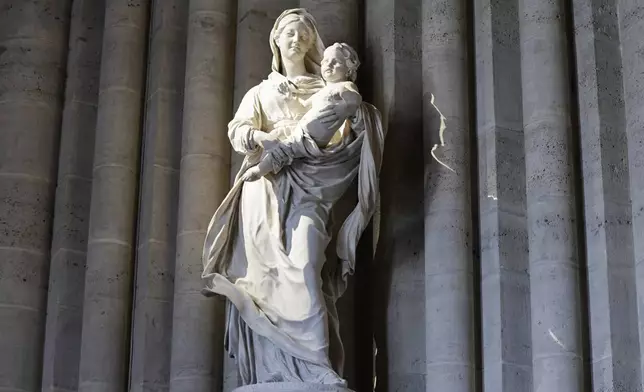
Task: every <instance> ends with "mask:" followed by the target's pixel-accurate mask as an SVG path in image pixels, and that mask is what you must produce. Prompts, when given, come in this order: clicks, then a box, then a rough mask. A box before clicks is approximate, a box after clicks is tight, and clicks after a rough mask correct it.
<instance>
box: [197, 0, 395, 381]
mask: <svg viewBox="0 0 644 392" xmlns="http://www.w3.org/2000/svg"><path fill="white" fill-rule="evenodd" d="M270 46H271V50H272V52H273V62H272V72H271V73H270V74H269V76H268V78H267V79H266V80H264V81H262V82H261V83H260V84H258V85H257V86H255V87H253V88H252V89H250V90H249V91H248V93H247V94H246V95H245V96H244V98H243V100H242V102H241V104H240V106H239V108H238V110H237V112H236V114H235V117H234V119H233V120H232V121H231V122H230V123H229V126H228V135H229V138H230V141H231V144H232V146H233V148H234V150H235V151H237V152H238V153H241V154H244V155H245V158H244V162H243V164H242V167H241V169H240V171H239V173H238V175H237V177H236V179H235V183H234V185H233V186H232V188H231V190H230V192H229V193H228V195H227V196H226V198H225V199H224V201H223V202H222V204H221V206H220V207H219V208H218V209H217V211H216V212H215V214H214V216H213V218H212V220H211V222H210V225H209V227H208V233H207V235H206V240H205V244H204V251H203V263H204V271H203V275H202V276H203V278H204V282H205V289H204V294H205V295H215V294H220V295H224V296H225V297H226V298H227V299H228V301H227V324H226V335H225V347H226V350H227V351H228V353H229V354H230V355H231V356H233V357H234V358H235V359H236V361H237V363H238V365H239V373H240V375H241V379H242V381H243V383H244V385H248V386H247V387H242V388H239V390H240V391H242V390H248V391H251V390H253V391H255V390H257V391H262V390H267V391H268V390H272V391H273V390H274V391H278V390H279V391H300V390H320V391H322V390H325V391H326V390H329V391H346V389H345V387H346V381H345V380H344V379H343V378H342V367H343V360H344V354H343V349H342V342H341V341H340V336H339V321H338V317H337V311H336V301H337V299H338V298H339V297H340V296H341V295H342V294H343V292H344V290H345V288H346V284H347V278H348V275H349V274H351V273H352V272H353V270H354V265H355V252H356V245H357V243H358V240H359V238H360V236H361V234H362V232H363V231H364V229H365V227H366V225H367V223H368V221H369V219H370V218H371V216H372V214H373V212H374V209H375V204H376V196H377V193H378V172H379V169H380V163H381V160H382V149H383V143H384V137H385V132H384V129H383V127H382V123H381V119H380V113H379V112H378V110H377V109H376V108H375V107H374V106H372V105H370V104H368V103H365V102H362V99H361V97H360V94H359V93H358V90H357V88H356V86H355V85H354V83H353V82H354V81H355V75H356V71H357V68H358V65H359V61H358V57H357V55H356V53H355V51H354V50H353V49H352V48H351V47H349V46H348V45H346V44H334V45H332V46H331V47H329V48H327V49H326V50H324V45H323V43H322V40H321V39H320V37H319V35H318V32H317V28H316V24H315V20H314V19H313V17H312V16H311V15H310V14H309V13H308V12H307V11H306V10H304V9H300V8H298V9H291V10H286V11H284V12H283V13H282V14H281V15H280V16H279V17H278V19H277V20H276V21H275V25H274V27H273V29H272V31H271V36H270ZM323 55H324V57H323ZM321 71H322V73H321ZM356 176H357V177H358V184H359V187H358V205H357V206H356V207H355V209H354V210H353V211H352V213H351V214H350V215H349V217H348V218H347V219H346V221H345V222H344V223H343V225H342V227H341V229H340V232H339V234H338V238H337V241H336V242H337V248H336V251H337V254H338V261H337V262H329V263H326V257H325V250H326V248H327V246H328V244H329V242H330V240H331V237H330V234H329V233H330V228H329V219H330V214H331V210H332V209H333V207H334V204H335V203H336V202H337V201H338V199H339V198H340V197H341V196H342V195H343V193H344V192H345V191H346V190H347V189H348V187H349V186H350V185H351V183H352V182H353V181H354V179H355V178H356Z"/></svg>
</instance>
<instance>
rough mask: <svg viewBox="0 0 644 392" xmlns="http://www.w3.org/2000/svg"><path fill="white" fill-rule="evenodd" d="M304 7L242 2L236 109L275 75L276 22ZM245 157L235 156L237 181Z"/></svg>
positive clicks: (286, 0)
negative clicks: (272, 39)
mask: <svg viewBox="0 0 644 392" xmlns="http://www.w3.org/2000/svg"><path fill="white" fill-rule="evenodd" d="M299 6H300V2H299V1H298V0H270V1H266V0H239V1H238V2H237V43H236V44H235V85H234V101H233V102H234V109H235V110H236V109H237V106H238V105H239V103H240V102H241V100H242V98H243V97H244V95H245V94H246V92H247V91H248V90H250V88H251V87H253V86H255V85H257V84H258V83H259V82H261V81H262V80H264V79H266V77H267V76H268V74H270V73H271V59H272V58H273V54H272V53H271V48H270V46H269V39H270V32H271V29H272V28H273V24H274V23H275V19H277V17H278V16H279V15H280V14H281V13H282V12H283V11H284V10H286V9H289V8H297V7H299ZM243 159H244V157H243V156H241V155H240V154H236V153H233V154H232V156H231V170H230V174H231V176H230V179H231V181H233V180H234V179H235V175H237V172H238V171H239V168H240V166H241V164H242V161H243Z"/></svg>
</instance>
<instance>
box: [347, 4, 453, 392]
mask: <svg viewBox="0 0 644 392" xmlns="http://www.w3.org/2000/svg"><path fill="white" fill-rule="evenodd" d="M420 6H421V1H420V0H404V1H397V2H395V3H394V5H391V6H390V7H386V6H383V7H379V9H376V8H374V9H372V10H369V9H367V10H366V15H367V21H366V25H367V34H366V45H365V46H366V48H365V49H366V50H365V60H366V61H365V67H364V68H363V72H364V74H365V75H364V77H365V79H364V80H365V82H366V83H364V88H363V92H364V96H365V99H366V100H367V101H369V102H372V103H374V104H375V105H376V107H378V108H379V109H380V110H381V111H382V115H383V122H384V124H385V126H386V127H387V139H386V142H385V152H384V160H383V166H382V171H381V175H380V179H381V182H380V192H381V205H380V227H379V241H378V243H377V245H376V250H375V256H374V260H373V263H372V265H371V266H370V269H371V271H370V284H371V287H370V291H369V292H370V293H371V304H372V317H371V320H372V325H371V327H372V332H373V336H374V340H375V349H376V350H377V355H376V360H375V362H376V363H375V375H374V376H375V381H376V387H375V390H376V391H393V390H425V372H426V371H425V318H424V314H425V277H424V269H425V267H424V207H423V199H424V196H423V194H424V172H425V169H424V160H425V159H424V154H425V151H427V150H426V147H425V144H427V141H425V142H424V140H423V117H424V118H425V119H430V120H431V122H432V123H431V124H430V126H431V129H432V130H434V129H435V130H436V137H435V138H434V137H432V141H433V140H434V139H435V140H436V141H435V142H434V143H435V144H440V142H439V141H440V137H439V131H440V128H441V127H440V120H441V115H440V112H439V111H438V110H436V112H435V113H429V114H428V113H425V114H423V91H422V83H420V81H421V80H422V68H421V43H420V42H421V15H420V13H419V12H418V10H419V9H420ZM387 8H389V9H387ZM392 11H393V15H392ZM381 13H382V14H381ZM392 19H393V20H392ZM439 104H440V100H439V99H438V100H437V103H436V105H437V106H439V107H440V105H439ZM426 121H427V120H426ZM434 122H435V123H434ZM430 149H431V146H430ZM436 155H437V157H439V159H440V148H439V149H438V150H437V151H436ZM436 167H439V163H436ZM359 311H360V310H359ZM357 319H358V320H359V319H360V314H357ZM365 365H366V363H363V366H365ZM365 390H366V389H365Z"/></svg>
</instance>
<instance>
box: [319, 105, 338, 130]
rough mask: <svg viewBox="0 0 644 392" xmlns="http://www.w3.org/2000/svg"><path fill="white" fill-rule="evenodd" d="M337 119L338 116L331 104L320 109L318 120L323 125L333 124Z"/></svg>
mask: <svg viewBox="0 0 644 392" xmlns="http://www.w3.org/2000/svg"><path fill="white" fill-rule="evenodd" d="M339 119H340V117H339V116H338V114H337V113H336V112H335V109H334V108H333V106H331V105H329V106H327V107H325V108H324V109H322V110H320V114H319V115H318V120H319V121H320V122H321V123H322V124H324V125H330V124H333V123H334V122H336V121H338V120H339Z"/></svg>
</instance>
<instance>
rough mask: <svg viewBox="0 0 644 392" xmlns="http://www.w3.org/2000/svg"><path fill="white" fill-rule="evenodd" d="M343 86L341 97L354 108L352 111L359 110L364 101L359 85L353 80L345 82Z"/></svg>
mask: <svg viewBox="0 0 644 392" xmlns="http://www.w3.org/2000/svg"><path fill="white" fill-rule="evenodd" d="M342 87H343V88H342V90H341V91H340V98H342V100H343V101H344V102H346V104H347V106H348V107H349V108H351V109H352V110H351V111H355V110H357V109H358V106H360V104H361V103H362V95H360V93H359V92H358V87H357V86H356V85H355V84H354V83H352V82H345V83H343V86H342Z"/></svg>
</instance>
